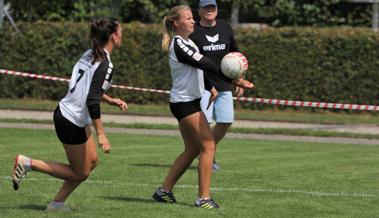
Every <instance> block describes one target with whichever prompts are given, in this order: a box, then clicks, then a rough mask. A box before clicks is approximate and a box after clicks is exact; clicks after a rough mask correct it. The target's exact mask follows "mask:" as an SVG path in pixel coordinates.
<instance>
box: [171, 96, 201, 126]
mask: <svg viewBox="0 0 379 218" xmlns="http://www.w3.org/2000/svg"><path fill="white" fill-rule="evenodd" d="M170 110H171V113H172V114H173V115H174V117H175V118H176V119H177V120H178V121H180V120H181V119H183V118H184V117H186V116H188V115H191V114H194V113H197V112H199V111H201V107H200V98H198V99H195V100H193V101H188V102H178V103H171V102H170Z"/></svg>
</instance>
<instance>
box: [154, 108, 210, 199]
mask: <svg viewBox="0 0 379 218" xmlns="http://www.w3.org/2000/svg"><path fill="white" fill-rule="evenodd" d="M179 127H180V132H181V134H182V137H183V141H184V144H185V150H184V152H183V153H182V154H181V155H179V157H178V158H177V159H176V160H175V162H174V164H173V166H172V167H171V169H170V172H169V174H168V175H167V177H166V179H165V182H164V184H163V186H162V188H163V189H165V190H167V191H171V190H172V188H173V186H174V185H175V183H176V182H177V181H178V179H179V178H180V177H181V176H182V175H183V173H184V172H185V171H186V170H187V168H188V167H189V166H190V164H191V163H192V161H193V159H194V158H195V157H196V156H197V155H198V154H199V152H200V160H199V166H198V174H199V197H209V196H210V182H211V175H212V161H213V157H214V152H215V143H214V138H213V134H212V131H211V129H210V128H209V125H208V123H207V121H206V118H205V116H204V114H203V113H202V112H198V113H195V114H191V115H189V116H187V117H185V118H183V119H182V120H181V121H180V122H179Z"/></svg>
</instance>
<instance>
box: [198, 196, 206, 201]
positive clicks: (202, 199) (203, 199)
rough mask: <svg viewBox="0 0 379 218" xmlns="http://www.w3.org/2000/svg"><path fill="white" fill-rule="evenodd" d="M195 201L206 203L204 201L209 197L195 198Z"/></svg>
mask: <svg viewBox="0 0 379 218" xmlns="http://www.w3.org/2000/svg"><path fill="white" fill-rule="evenodd" d="M197 200H199V201H206V200H209V197H206V198H197Z"/></svg>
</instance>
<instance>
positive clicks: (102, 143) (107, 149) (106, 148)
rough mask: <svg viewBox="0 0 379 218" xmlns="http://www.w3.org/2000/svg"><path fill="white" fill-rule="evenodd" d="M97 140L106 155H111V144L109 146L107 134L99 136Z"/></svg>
mask: <svg viewBox="0 0 379 218" xmlns="http://www.w3.org/2000/svg"><path fill="white" fill-rule="evenodd" d="M97 140H98V142H99V147H100V148H101V150H103V152H104V153H109V152H110V151H111V144H109V141H108V138H107V136H106V135H105V133H101V134H98V135H97Z"/></svg>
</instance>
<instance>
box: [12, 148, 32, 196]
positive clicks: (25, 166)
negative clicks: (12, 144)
mask: <svg viewBox="0 0 379 218" xmlns="http://www.w3.org/2000/svg"><path fill="white" fill-rule="evenodd" d="M30 165H31V158H29V157H26V156H24V155H21V154H19V155H17V157H16V160H15V164H14V168H13V174H12V181H13V189H14V190H16V191H17V189H18V188H19V187H20V183H21V180H22V178H24V177H25V176H26V174H27V172H29V171H30V170H31V166H30Z"/></svg>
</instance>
